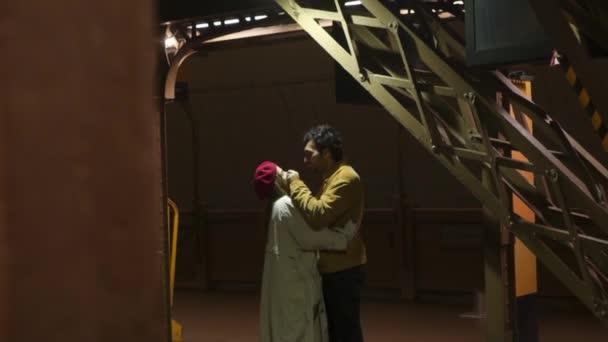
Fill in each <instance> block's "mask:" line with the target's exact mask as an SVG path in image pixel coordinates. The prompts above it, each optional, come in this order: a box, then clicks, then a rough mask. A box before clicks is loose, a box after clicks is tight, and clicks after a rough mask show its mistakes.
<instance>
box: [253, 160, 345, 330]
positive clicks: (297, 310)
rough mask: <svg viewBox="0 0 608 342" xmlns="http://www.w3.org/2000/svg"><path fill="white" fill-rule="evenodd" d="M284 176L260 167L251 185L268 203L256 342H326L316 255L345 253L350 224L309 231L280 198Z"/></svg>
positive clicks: (266, 165) (266, 164) (275, 168)
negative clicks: (257, 337) (259, 330)
mask: <svg viewBox="0 0 608 342" xmlns="http://www.w3.org/2000/svg"><path fill="white" fill-rule="evenodd" d="M286 176H287V175H286V172H285V171H283V170H282V169H281V168H280V167H278V166H277V165H276V164H275V163H273V162H263V163H261V164H260V165H259V166H258V167H257V168H256V171H255V176H254V180H253V185H254V189H255V192H256V194H257V195H258V197H259V198H260V199H264V200H268V201H269V206H270V210H268V213H267V221H266V222H267V223H268V224H267V226H268V239H267V243H266V254H265V259H264V275H263V278H262V296H261V303H260V329H261V341H262V342H296V341H297V342H326V341H327V340H328V337H327V318H326V314H325V306H324V304H323V296H322V293H321V277H320V275H319V272H318V270H317V251H318V250H320V249H322V250H345V249H346V246H347V244H348V241H349V240H350V239H351V238H352V237H353V236H354V234H355V230H356V224H355V223H354V222H349V223H347V224H346V226H345V227H344V228H326V229H322V230H320V231H313V230H312V229H311V228H310V227H309V226H308V224H306V222H305V221H304V218H303V217H302V215H301V214H300V213H299V212H298V210H297V209H296V208H295V207H294V206H293V204H292V203H291V199H290V198H289V196H287V195H286V194H285V190H284V189H285V187H286V184H287V182H286Z"/></svg>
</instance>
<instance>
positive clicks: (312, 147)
mask: <svg viewBox="0 0 608 342" xmlns="http://www.w3.org/2000/svg"><path fill="white" fill-rule="evenodd" d="M304 165H306V166H307V167H309V168H311V169H313V170H314V171H319V172H321V171H323V170H324V167H325V161H324V160H323V155H322V154H321V152H320V151H319V150H318V149H317V144H315V142H314V140H309V141H308V142H307V143H306V146H304Z"/></svg>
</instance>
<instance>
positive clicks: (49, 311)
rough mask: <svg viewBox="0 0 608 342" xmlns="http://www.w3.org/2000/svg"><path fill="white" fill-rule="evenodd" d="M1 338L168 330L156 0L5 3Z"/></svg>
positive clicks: (152, 337) (139, 335) (144, 337)
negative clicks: (156, 75) (156, 101)
mask: <svg viewBox="0 0 608 342" xmlns="http://www.w3.org/2000/svg"><path fill="white" fill-rule="evenodd" d="M1 7H2V19H1V20H0V22H1V26H2V30H0V42H2V51H3V52H4V53H2V55H1V57H0V61H1V62H2V63H1V64H2V65H3V67H2V71H0V80H1V81H2V83H3V87H2V94H1V95H0V96H1V98H0V103H1V105H0V113H1V115H0V129H1V130H2V132H1V133H0V140H1V141H0V151H1V152H0V159H1V160H0V213H1V216H0V217H1V221H0V251H1V252H0V253H1V255H2V256H1V258H0V259H1V261H0V284H1V285H0V341H49V342H59V341H61V342H65V341H115V342H119V341H124V342H127V341H129V342H138V341H141V342H143V341H146V342H152V341H158V342H160V341H168V339H169V317H168V307H167V306H168V297H167V294H168V290H167V283H166V268H165V267H164V265H165V254H164V245H163V237H164V234H165V232H164V231H163V217H162V208H163V207H164V206H165V205H166V204H165V203H163V201H162V197H161V196H162V191H161V190H162V189H161V161H160V143H159V136H160V128H159V116H158V113H157V112H156V108H155V105H154V103H153V96H154V88H155V87H154V82H155V80H154V70H155V65H154V64H155V45H154V42H155V39H154V35H155V34H156V32H157V30H156V24H155V20H154V17H155V15H154V12H155V10H154V3H153V2H152V1H147V0H134V1H127V2H125V1H119V0H104V1H86V2H78V1H59V2H55V1H26V2H23V1H17V2H6V1H5V2H3V3H2V6H1Z"/></svg>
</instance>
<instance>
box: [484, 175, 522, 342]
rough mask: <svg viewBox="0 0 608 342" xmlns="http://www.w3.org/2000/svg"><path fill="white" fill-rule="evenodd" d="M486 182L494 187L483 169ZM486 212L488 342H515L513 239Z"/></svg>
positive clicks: (485, 275) (485, 265) (485, 268)
mask: <svg viewBox="0 0 608 342" xmlns="http://www.w3.org/2000/svg"><path fill="white" fill-rule="evenodd" d="M482 180H483V182H484V185H485V186H486V187H488V188H492V187H494V182H493V179H492V174H491V171H490V170H489V169H484V170H482ZM483 211H484V220H485V224H486V225H488V227H487V228H486V230H485V232H486V233H485V236H484V279H485V304H486V341H488V342H515V339H514V320H513V316H514V310H513V299H514V289H513V285H512V284H513V279H512V278H513V245H512V243H511V240H512V237H511V234H509V233H508V231H507V230H506V227H505V225H504V224H503V223H500V222H498V221H496V219H495V218H494V217H493V216H492V215H491V214H490V213H489V212H488V211H487V208H483Z"/></svg>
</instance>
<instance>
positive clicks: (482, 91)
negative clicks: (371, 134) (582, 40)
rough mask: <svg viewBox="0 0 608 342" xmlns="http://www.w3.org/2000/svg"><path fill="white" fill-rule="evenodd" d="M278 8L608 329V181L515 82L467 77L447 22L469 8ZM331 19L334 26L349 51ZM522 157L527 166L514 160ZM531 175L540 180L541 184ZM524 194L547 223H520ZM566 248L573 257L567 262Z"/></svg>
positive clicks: (284, 0)
mask: <svg viewBox="0 0 608 342" xmlns="http://www.w3.org/2000/svg"><path fill="white" fill-rule="evenodd" d="M276 2H277V3H278V4H279V5H280V6H281V7H282V8H283V10H284V11H285V12H287V13H288V14H289V15H290V16H291V17H292V18H293V19H294V20H295V21H296V22H297V23H298V24H300V25H301V26H302V28H303V29H304V30H306V31H307V32H308V33H309V34H310V36H311V37H312V38H313V39H315V40H316V41H317V42H318V43H319V45H321V47H323V48H324V49H325V50H326V51H327V52H328V53H329V54H330V55H331V56H332V57H333V58H334V59H335V60H336V61H337V62H338V63H340V65H342V67H343V68H344V69H345V70H346V71H347V72H348V73H350V74H351V75H352V76H353V77H354V78H355V79H357V80H358V81H359V83H360V84H361V85H362V86H363V87H364V88H365V89H366V90H367V91H369V93H370V94H371V95H372V96H373V97H374V98H375V99H376V100H377V101H378V102H379V103H380V104H382V105H383V106H384V107H385V108H386V110H387V111H388V112H389V113H390V114H391V115H392V116H393V117H394V118H395V119H396V120H397V121H399V123H401V124H402V125H403V126H404V127H405V128H406V129H407V130H408V131H409V133H410V134H411V135H412V136H413V137H414V138H415V139H416V140H417V141H418V142H419V143H420V144H421V145H422V146H424V148H425V149H426V150H427V151H428V152H429V153H431V154H432V155H433V156H434V157H435V158H436V159H437V160H438V161H440V162H441V164H443V166H445V167H446V168H447V169H448V170H449V171H450V172H451V173H452V175H453V176H454V177H456V178H457V179H458V180H459V181H460V182H461V183H462V184H464V185H465V186H466V187H467V188H468V189H469V191H471V193H472V194H473V195H475V196H476V197H477V198H478V199H479V200H480V201H481V203H482V204H483V205H484V207H485V208H486V209H487V210H488V212H489V213H490V214H491V215H492V216H493V217H494V218H495V219H496V220H497V221H499V222H500V223H501V225H502V226H504V227H506V230H507V231H508V233H512V234H514V235H515V236H516V237H517V238H519V239H520V240H521V241H523V242H524V243H525V245H526V246H527V247H528V248H529V249H530V250H531V251H532V252H533V253H534V254H535V255H536V256H537V257H538V258H539V259H540V260H541V261H542V262H543V263H544V264H545V265H546V266H547V267H548V268H549V269H550V270H551V271H552V272H553V274H554V275H555V276H556V277H557V278H558V279H560V280H561V281H562V282H563V283H564V284H565V285H566V286H567V287H568V288H569V289H570V291H572V293H573V294H575V295H576V296H577V297H578V298H579V299H580V300H581V301H582V302H583V303H584V304H585V305H586V306H587V307H588V308H589V309H590V310H591V311H592V312H593V313H594V314H595V315H596V316H597V317H599V318H601V319H602V320H608V208H607V206H606V204H607V203H606V197H605V192H604V186H605V184H606V183H607V182H608V170H607V169H606V168H605V167H604V166H603V165H602V164H601V163H599V162H598V161H597V160H596V159H594V158H593V157H592V156H591V155H590V154H589V153H588V152H587V151H586V150H585V149H584V148H583V147H582V146H581V145H580V144H578V143H577V142H576V141H575V140H574V139H573V138H571V137H570V136H569V135H568V134H567V133H566V132H565V131H564V130H563V129H562V128H561V127H560V125H559V123H558V122H556V121H555V120H553V119H552V118H551V116H550V115H549V114H547V113H545V112H544V111H543V110H542V109H541V108H539V107H538V106H537V105H536V104H534V103H533V102H531V101H530V100H529V99H527V98H526V96H525V95H524V94H522V93H521V92H520V91H519V90H518V88H516V87H515V86H514V85H513V84H512V83H511V82H510V81H509V80H508V79H507V78H506V77H505V76H504V75H502V74H501V73H499V72H486V71H473V70H470V69H469V68H467V67H466V62H465V47H464V44H463V42H462V39H461V37H459V36H458V35H457V34H455V33H454V32H453V31H452V30H450V29H449V28H448V27H447V26H446V25H444V23H443V22H442V21H441V20H440V16H441V15H443V16H445V13H446V12H448V13H450V15H452V16H453V17H454V18H462V17H463V12H462V9H463V8H462V6H458V5H455V4H454V2H451V1H450V2H448V1H444V2H443V3H442V4H441V5H443V6H441V8H435V7H432V6H431V5H429V4H428V3H425V2H422V1H412V2H411V4H412V7H411V8H410V9H408V12H409V13H413V15H409V16H407V17H401V16H400V15H399V12H396V11H394V10H391V9H389V8H388V7H387V6H385V4H383V3H382V2H380V1H378V0H363V1H362V4H361V6H344V3H343V2H342V1H325V2H320V1H317V2H316V3H317V4H320V5H316V6H312V4H311V2H308V3H307V2H305V1H295V0H276ZM460 3H462V2H460ZM434 5H435V6H437V5H438V4H437V3H435V4H434ZM320 20H330V21H332V22H334V23H335V27H337V28H339V29H341V31H342V32H343V35H342V36H343V38H344V39H343V41H340V40H341V39H336V37H337V35H336V33H335V32H334V33H333V34H330V33H329V32H328V31H327V30H325V29H324V28H323V27H321V26H320V25H319V21H320ZM497 94H498V97H501V98H502V99H503V100H507V101H508V103H510V105H511V107H512V108H513V112H514V115H512V114H511V113H510V112H509V111H508V110H506V109H505V108H504V106H503V105H501V104H500V103H499V101H497ZM529 122H531V123H532V125H533V127H534V134H533V133H532V131H531V127H530V125H529ZM513 151H519V152H520V153H521V154H523V155H524V156H525V158H526V159H527V161H522V160H518V159H514V158H513V157H512V155H511V152H513ZM526 172H528V173H533V174H534V176H535V181H534V182H530V181H528V180H527V179H526V178H525V177H524V176H523V173H526ZM513 195H515V196H517V197H519V198H520V199H521V200H522V201H523V202H524V203H525V204H526V205H527V206H528V207H529V208H530V209H531V210H532V211H533V212H534V213H535V214H536V218H537V219H536V221H535V222H530V221H527V220H526V219H524V218H523V217H521V216H518V215H517V214H515V213H514V211H513V209H512V205H511V201H512V196H513ZM503 241H504V240H503ZM564 248H565V249H567V251H569V252H570V254H571V258H568V257H566V258H563V257H562V256H561V255H562V254H564V253H563V252H561V251H560V252H558V250H560V249H564Z"/></svg>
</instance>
